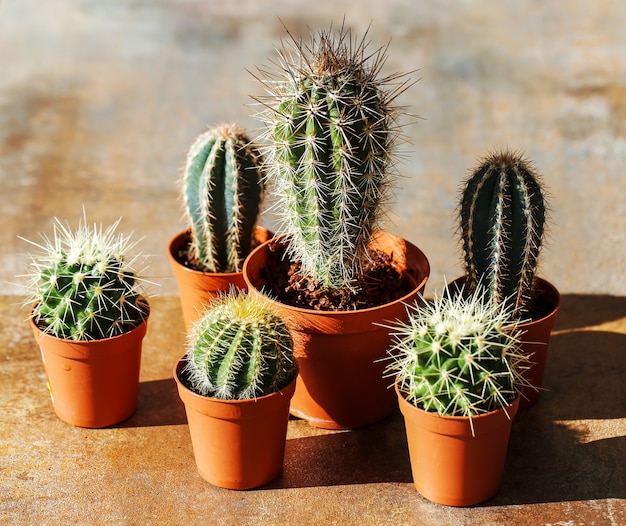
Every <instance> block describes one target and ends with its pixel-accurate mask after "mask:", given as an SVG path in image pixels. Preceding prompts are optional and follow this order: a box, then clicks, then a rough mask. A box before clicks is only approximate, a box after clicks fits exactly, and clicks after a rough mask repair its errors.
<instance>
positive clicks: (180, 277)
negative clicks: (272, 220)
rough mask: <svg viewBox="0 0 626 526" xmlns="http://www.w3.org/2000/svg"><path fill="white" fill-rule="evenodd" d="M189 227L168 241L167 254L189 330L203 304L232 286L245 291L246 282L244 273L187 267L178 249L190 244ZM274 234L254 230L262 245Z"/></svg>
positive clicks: (256, 239)
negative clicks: (205, 270) (204, 270)
mask: <svg viewBox="0 0 626 526" xmlns="http://www.w3.org/2000/svg"><path fill="white" fill-rule="evenodd" d="M189 236H190V233H189V231H188V230H186V231H184V232H180V233H179V234H178V235H176V236H175V237H174V238H172V240H171V241H170V243H169V246H168V255H169V259H170V264H171V267H172V272H173V273H174V277H175V278H176V282H177V284H178V291H179V293H180V301H181V306H182V310H183V319H184V320H185V327H186V328H187V330H189V328H190V327H191V326H192V325H193V323H194V322H195V321H196V320H197V319H198V317H199V314H200V313H201V312H202V310H203V309H204V305H205V304H207V303H208V302H210V301H211V299H212V298H214V297H215V296H217V295H218V294H220V293H221V292H227V291H228V290H230V289H231V288H233V287H234V288H236V289H242V290H245V289H246V288H247V287H246V282H245V281H244V279H243V275H242V273H241V272H226V273H213V272H202V271H200V270H195V269H192V268H190V267H187V266H185V265H184V264H183V263H182V262H181V261H180V259H179V258H178V253H179V251H180V250H181V249H182V248H184V247H185V246H186V245H187V244H188V243H189ZM271 237H272V233H271V232H270V231H269V230H267V229H265V228H262V227H259V226H257V227H256V228H255V231H254V239H255V243H256V244H261V243H264V242H265V241H267V240H268V239H270V238H271Z"/></svg>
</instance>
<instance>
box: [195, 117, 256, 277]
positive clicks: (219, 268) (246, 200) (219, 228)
mask: <svg viewBox="0 0 626 526" xmlns="http://www.w3.org/2000/svg"><path fill="white" fill-rule="evenodd" d="M260 164H261V159H260V155H259V153H258V151H257V150H256V148H255V147H254V146H252V144H251V142H250V139H249V138H248V136H247V135H246V134H245V132H244V131H243V130H242V129H241V128H239V127H237V126H235V125H220V126H216V127H214V128H211V129H209V130H207V131H206V132H205V133H203V134H202V135H200V136H199V137H198V138H197V139H196V140H195V142H194V143H193V144H192V146H191V148H190V149H189V153H188V155H187V161H186V165H185V172H184V176H183V196H184V202H185V210H186V214H187V218H188V222H189V225H190V227H191V245H190V252H189V256H190V260H191V261H192V262H193V263H194V265H195V266H197V267H198V269H199V270H203V271H205V272H221V273H223V272H240V271H241V267H242V265H243V261H244V259H245V258H246V256H247V255H248V253H249V252H250V249H251V246H252V239H253V234H254V227H255V224H256V221H257V217H258V215H259V210H260V206H261V201H262V199H263V183H262V173H261V169H260Z"/></svg>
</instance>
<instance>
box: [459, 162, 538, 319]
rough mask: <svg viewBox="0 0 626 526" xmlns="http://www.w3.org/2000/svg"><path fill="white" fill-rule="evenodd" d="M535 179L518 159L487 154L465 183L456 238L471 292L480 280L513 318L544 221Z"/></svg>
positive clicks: (522, 307) (524, 296)
mask: <svg viewBox="0 0 626 526" xmlns="http://www.w3.org/2000/svg"><path fill="white" fill-rule="evenodd" d="M545 214H546V212H545V204H544V192H543V191H542V188H541V185H540V182H539V175H538V174H537V173H536V172H535V170H534V169H533V167H532V166H531V164H530V163H529V162H528V161H526V160H524V159H523V158H522V157H521V156H520V155H518V154H515V153H512V152H509V151H504V152H498V153H493V154H490V155H488V156H487V157H486V158H485V159H484V160H483V161H482V162H480V164H479V166H478V167H477V168H476V170H474V172H473V173H472V175H471V177H470V178H469V179H468V181H467V182H466V184H465V188H464V191H463V193H462V197H461V202H460V218H461V236H462V241H463V251H464V253H465V270H466V274H467V276H468V285H469V288H470V290H471V289H474V288H475V287H476V286H477V284H478V283H479V282H482V283H483V285H485V286H486V287H487V288H488V289H489V291H490V294H491V297H492V298H493V299H494V300H495V301H496V302H505V301H506V302H508V303H512V304H513V307H514V309H515V312H516V314H517V315H518V316H521V315H524V314H526V313H527V312H528V310H529V302H530V297H531V292H532V287H533V281H534V277H535V270H536V267H537V259H538V256H539V250H540V248H541V241H542V237H543V233H544V222H545Z"/></svg>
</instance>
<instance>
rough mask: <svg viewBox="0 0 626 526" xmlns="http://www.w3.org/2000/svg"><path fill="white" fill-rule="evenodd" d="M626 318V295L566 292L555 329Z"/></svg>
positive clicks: (573, 327) (562, 298)
mask: <svg viewBox="0 0 626 526" xmlns="http://www.w3.org/2000/svg"><path fill="white" fill-rule="evenodd" d="M622 318H626V297H622V296H609V295H587V294H564V295H563V296H562V297H561V308H560V310H559V316H558V319H557V322H556V326H555V327H554V330H555V331H562V330H572V329H581V328H584V327H592V326H594V325H600V324H602V323H606V322H610V321H614V320H619V319H622Z"/></svg>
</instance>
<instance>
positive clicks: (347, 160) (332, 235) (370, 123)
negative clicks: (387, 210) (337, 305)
mask: <svg viewBox="0 0 626 526" xmlns="http://www.w3.org/2000/svg"><path fill="white" fill-rule="evenodd" d="M366 48H367V42H365V40H362V41H361V42H360V43H355V42H354V41H353V40H352V37H351V35H350V33H349V32H346V31H344V30H343V28H342V30H341V31H340V32H339V33H338V34H335V35H333V34H331V32H330V31H329V32H325V31H322V32H320V33H319V35H318V37H317V38H316V37H315V36H313V37H312V40H311V43H310V45H304V44H303V43H302V42H297V41H296V40H295V39H293V38H292V40H291V43H290V44H285V45H284V47H283V48H282V50H279V55H280V58H279V64H280V66H279V67H280V69H279V70H278V71H275V72H272V71H270V70H262V69H261V70H260V76H259V80H260V81H261V82H262V83H263V85H264V87H265V89H266V91H267V93H268V95H267V96H263V97H257V98H256V100H257V101H258V102H260V103H261V104H262V105H263V106H264V110H262V111H261V113H260V115H259V116H260V118H261V119H262V120H263V121H264V122H265V125H266V132H265V138H266V140H267V144H268V145H267V147H265V149H264V151H263V152H264V155H265V156H266V160H267V163H266V165H267V172H268V180H269V181H270V182H272V183H273V184H274V185H275V191H274V196H275V197H276V201H275V204H274V206H273V209H275V210H276V211H277V215H278V219H279V227H278V228H277V231H278V232H279V233H281V234H287V236H288V241H287V243H288V245H287V254H288V256H289V257H290V258H291V259H292V260H294V261H299V262H300V263H301V265H302V269H301V272H302V273H303V274H304V275H305V276H307V277H309V278H311V279H312V280H313V281H314V282H316V283H318V284H321V285H322V286H324V287H326V288H328V289H346V288H355V282H354V281H355V278H356V276H358V273H359V270H360V269H361V267H362V263H363V261H364V258H366V257H367V249H368V245H369V243H370V239H371V236H372V233H373V232H374V231H375V229H376V228H377V227H379V223H380V219H381V213H382V204H383V203H384V202H385V199H386V197H387V196H388V189H389V186H390V185H389V182H390V175H391V174H392V169H393V168H394V167H395V160H394V155H393V151H394V148H395V145H396V143H397V140H398V138H399V136H400V128H399V126H398V125H397V117H398V115H399V113H400V111H399V110H400V108H399V107H396V106H394V105H393V102H394V99H395V98H396V96H397V95H398V94H399V93H400V92H401V91H402V90H403V89H404V88H405V87H406V82H398V80H399V79H400V78H401V77H402V75H393V76H390V77H386V78H382V79H381V78H379V73H380V70H381V68H382V67H383V64H384V62H385V60H386V54H385V50H384V49H382V48H381V49H378V50H377V51H375V52H373V53H369V52H367V51H366ZM392 86H393V87H392Z"/></svg>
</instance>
